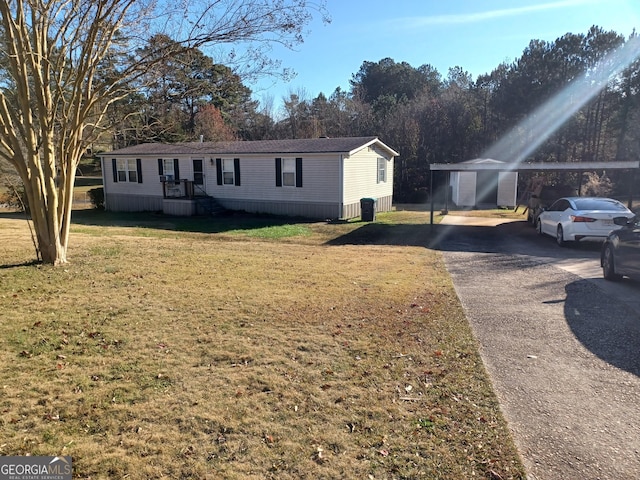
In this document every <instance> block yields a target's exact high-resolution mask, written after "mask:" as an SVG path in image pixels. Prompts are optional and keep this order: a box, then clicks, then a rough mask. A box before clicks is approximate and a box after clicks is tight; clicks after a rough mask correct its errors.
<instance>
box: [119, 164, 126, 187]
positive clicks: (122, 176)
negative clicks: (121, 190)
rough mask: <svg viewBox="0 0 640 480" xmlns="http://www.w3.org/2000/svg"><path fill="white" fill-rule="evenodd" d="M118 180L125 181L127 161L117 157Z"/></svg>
mask: <svg viewBox="0 0 640 480" xmlns="http://www.w3.org/2000/svg"><path fill="white" fill-rule="evenodd" d="M118 181H119V182H126V181H127V161H126V160H124V159H122V158H120V159H118Z"/></svg>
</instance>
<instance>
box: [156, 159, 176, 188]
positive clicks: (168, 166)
mask: <svg viewBox="0 0 640 480" xmlns="http://www.w3.org/2000/svg"><path fill="white" fill-rule="evenodd" d="M158 175H160V177H161V178H160V181H162V180H166V181H167V182H177V181H179V180H180V161H179V160H178V159H177V158H174V159H171V158H159V159H158ZM162 177H164V178H162Z"/></svg>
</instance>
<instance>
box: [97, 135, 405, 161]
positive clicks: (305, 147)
mask: <svg viewBox="0 0 640 480" xmlns="http://www.w3.org/2000/svg"><path fill="white" fill-rule="evenodd" d="M373 144H376V145H378V146H379V147H381V148H383V149H384V150H386V151H387V152H389V153H390V154H391V155H394V156H397V155H398V152H396V151H394V150H393V149H392V148H390V147H388V146H387V145H385V144H384V143H382V142H381V141H380V140H379V139H378V137H343V138H306V139H294V140H256V141H246V142H245V141H237V142H183V143H142V144H140V145H134V146H131V147H125V148H121V149H119V150H114V151H112V152H105V153H103V154H101V156H103V157H107V156H118V155H126V156H135V155H159V156H165V155H169V156H171V155H240V154H273V155H277V154H305V153H338V154H347V155H349V154H353V153H355V152H357V151H358V150H361V149H362V148H366V147H368V146H369V145H373Z"/></svg>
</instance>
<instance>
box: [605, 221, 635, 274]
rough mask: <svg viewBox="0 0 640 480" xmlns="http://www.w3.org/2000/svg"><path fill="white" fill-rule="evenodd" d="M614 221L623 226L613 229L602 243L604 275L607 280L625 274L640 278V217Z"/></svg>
mask: <svg viewBox="0 0 640 480" xmlns="http://www.w3.org/2000/svg"><path fill="white" fill-rule="evenodd" d="M614 222H615V223H616V224H617V225H620V226H622V228H619V229H617V230H614V231H612V232H611V233H610V234H609V236H608V237H607V239H606V240H605V241H604V243H603V244H602V250H601V252H600V266H601V267H602V275H603V276H604V278H606V279H607V280H620V279H621V278H622V277H623V276H626V277H630V278H633V279H636V280H640V219H638V217H637V216H636V217H635V218H633V219H630V220H629V219H626V218H622V217H620V218H616V219H615V220H614Z"/></svg>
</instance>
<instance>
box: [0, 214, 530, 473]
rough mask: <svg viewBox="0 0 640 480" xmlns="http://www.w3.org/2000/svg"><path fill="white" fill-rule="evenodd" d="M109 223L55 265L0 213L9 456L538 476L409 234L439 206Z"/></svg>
mask: <svg viewBox="0 0 640 480" xmlns="http://www.w3.org/2000/svg"><path fill="white" fill-rule="evenodd" d="M83 215H84V217H83ZM91 215H93V216H91ZM102 215H103V216H102V217H100V214H98V213H95V214H94V213H92V212H82V213H81V214H79V215H78V218H79V221H78V222H77V223H74V226H73V230H72V234H71V247H70V251H69V258H70V259H71V263H70V264H68V265H67V266H65V267H58V268H53V267H49V266H36V265H30V264H29V262H30V261H31V260H32V259H33V249H32V247H31V241H30V238H29V232H28V229H27V227H26V225H25V223H24V221H19V220H14V219H11V218H8V217H3V218H0V242H2V244H3V246H6V248H3V249H2V250H1V251H0V267H2V268H0V310H1V311H2V312H3V315H2V317H1V318H0V379H1V383H0V385H1V388H2V395H1V396H0V438H1V440H0V454H1V455H27V454H29V455H71V456H72V457H73V461H74V478H93V479H95V478H130V479H150V478H176V479H177V478H181V479H183V478H198V479H204V478H211V479H220V478H224V479H270V478H273V479H323V478H324V479H337V478H353V479H362V478H365V479H366V478H373V479H415V478H427V479H460V478H465V479H466V478H485V479H514V478H525V475H524V470H523V467H522V464H521V461H520V458H519V456H518V453H517V451H516V448H515V447H514V444H513V442H512V439H511V437H510V435H509V431H508V429H507V427H506V425H505V421H504V419H503V417H502V416H501V412H500V409H499V405H498V402H497V399H496V397H495V394H494V392H493V391H492V388H491V385H490V382H489V380H488V377H487V374H486V372H485V369H484V366H483V364H482V361H481V359H480V356H479V354H478V346H477V344H476V342H475V340H474V338H473V336H472V333H471V330H470V328H469V325H468V323H467V321H466V319H465V317H464V314H463V310H462V308H461V306H460V304H459V301H458V299H457V297H456V295H455V292H454V290H453V287H452V284H451V281H450V278H449V275H448V274H447V272H446V270H445V268H444V266H443V263H442V260H441V256H440V254H439V252H437V251H434V250H430V249H428V248H425V247H424V246H416V245H415V244H413V245H412V244H409V245H407V244H406V242H403V241H402V240H403V239H404V238H405V236H406V234H407V231H408V230H403V228H404V229H411V230H410V231H411V235H414V237H415V238H416V239H417V238H419V237H428V235H429V230H428V226H426V225H425V219H426V218H428V213H427V214H425V213H424V212H419V213H417V212H395V213H391V214H385V215H380V216H379V221H378V222H376V223H375V224H369V223H362V222H345V223H339V224H338V223H336V224H331V223H326V222H321V223H301V224H298V225H294V224H293V223H291V221H290V220H287V221H284V220H281V219H270V220H269V221H267V220H265V219H260V218H255V217H254V218H249V217H245V218H244V220H245V223H244V224H243V225H241V221H240V220H239V219H237V218H235V219H234V218H228V219H227V225H226V226H224V225H223V224H222V223H220V224H218V223H217V222H224V220H216V221H213V222H211V221H210V220H207V219H199V220H200V222H204V223H206V222H209V223H213V224H214V225H213V226H206V225H200V226H199V228H198V229H195V231H193V229H192V230H191V231H181V230H180V228H181V227H185V226H186V222H194V220H193V219H191V220H186V219H167V218H166V217H156V216H152V215H137V216H124V217H122V216H121V217H120V218H119V220H118V221H116V219H114V218H113V217H109V216H108V214H105V213H103V214H102ZM109 218H111V220H108V219H109ZM105 219H107V220H105ZM109 221H111V222H112V223H113V225H111V226H106V224H107V223H109ZM101 222H104V224H100V223H101ZM123 222H124V223H123ZM182 222H184V223H182ZM265 222H266V223H265ZM269 222H270V223H271V224H270V225H268V223H269ZM167 223H169V224H170V225H169V226H167V225H166V224H167ZM252 224H253V225H254V226H253V227H251V226H250V225H252ZM283 225H289V226H287V227H286V228H285V227H283ZM292 225H294V226H295V228H294V226H292ZM372 227H375V228H379V229H380V230H379V231H377V235H380V237H379V238H378V239H377V241H372V242H362V244H355V243H352V242H344V241H339V240H337V239H339V238H344V237H345V236H346V237H349V236H350V235H351V236H353V235H355V236H354V237H353V238H360V239H364V236H363V235H365V234H362V235H360V237H359V236H358V235H357V234H356V232H357V231H359V230H364V231H365V232H366V231H372V230H370V229H371V228H372ZM269 228H271V229H272V230H270V233H269V234H268V235H262V234H259V235H253V234H252V233H251V232H252V231H253V230H260V229H266V231H269V230H268V229H269ZM207 229H211V230H213V231H207ZM279 229H280V230H279ZM368 229H369V230H368ZM394 229H395V230H394ZM278 231H279V232H280V233H274V232H278ZM283 231H284V232H288V233H286V234H283V233H282V232H283ZM420 232H421V233H420ZM383 235H387V237H385V238H382V236H383ZM422 241H426V240H424V239H423V240H422Z"/></svg>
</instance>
